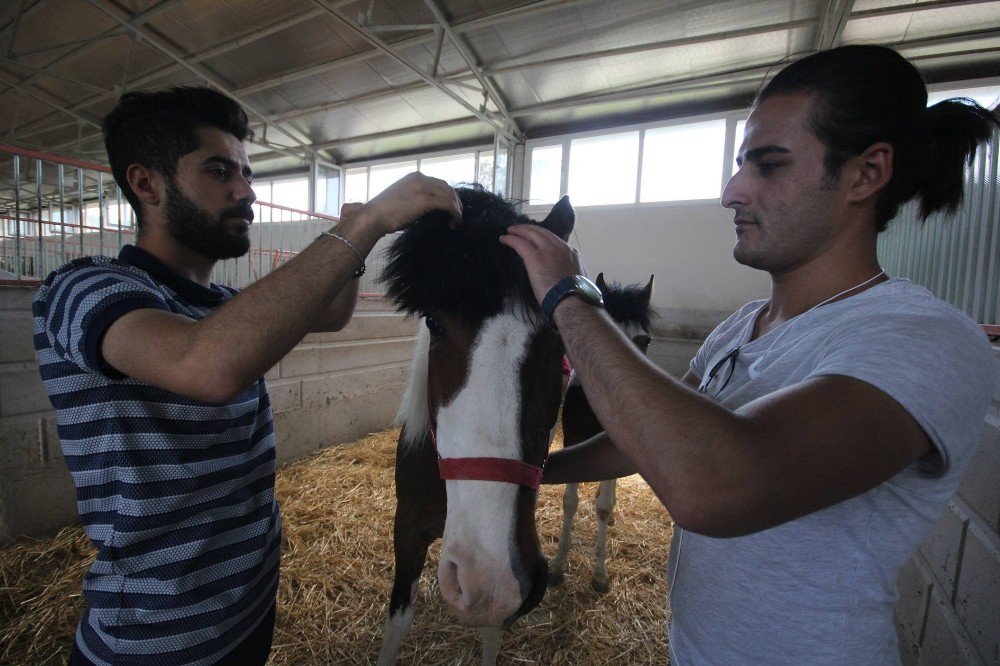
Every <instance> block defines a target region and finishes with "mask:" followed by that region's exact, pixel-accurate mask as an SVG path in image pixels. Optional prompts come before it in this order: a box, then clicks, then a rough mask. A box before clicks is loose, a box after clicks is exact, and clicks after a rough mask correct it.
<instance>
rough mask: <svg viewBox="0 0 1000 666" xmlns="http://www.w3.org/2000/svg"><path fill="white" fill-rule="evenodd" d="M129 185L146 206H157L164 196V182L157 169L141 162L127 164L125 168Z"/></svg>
mask: <svg viewBox="0 0 1000 666" xmlns="http://www.w3.org/2000/svg"><path fill="white" fill-rule="evenodd" d="M125 180H126V181H127V182H128V184H129V187H131V188H132V191H133V192H135V195H136V196H137V197H139V200H140V201H141V202H142V203H143V204H145V205H147V206H159V205H160V203H161V202H162V201H163V200H164V197H166V182H165V180H164V178H163V176H162V175H161V174H160V172H159V171H157V170H155V169H153V168H151V167H148V166H144V165H142V164H129V165H128V169H126V170H125Z"/></svg>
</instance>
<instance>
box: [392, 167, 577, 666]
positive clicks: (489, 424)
mask: <svg viewBox="0 0 1000 666" xmlns="http://www.w3.org/2000/svg"><path fill="white" fill-rule="evenodd" d="M456 191H457V192H458V194H459V198H460V199H461V202H462V205H463V214H462V218H463V219H462V223H461V224H460V225H458V226H457V227H456V228H454V229H452V228H450V227H449V225H448V223H447V222H446V221H445V220H444V219H443V218H442V216H441V215H439V214H430V215H427V216H425V217H423V218H421V219H420V220H418V221H417V222H416V223H415V224H414V225H412V226H411V227H410V228H409V229H407V230H406V231H405V232H403V233H402V234H401V235H400V236H399V238H397V239H396V240H395V241H393V243H392V245H391V246H390V248H389V251H388V263H387V265H386V268H385V269H384V271H383V274H382V279H383V280H384V281H385V284H386V295H387V297H388V298H390V299H391V300H393V301H394V302H395V303H396V305H397V307H398V308H399V309H400V311H403V312H406V313H409V314H412V315H418V316H420V317H422V318H423V321H424V324H425V325H424V326H423V327H421V329H420V333H419V334H418V336H417V342H416V348H415V352H414V356H413V360H412V364H411V371H410V378H409V385H408V387H407V389H406V392H405V394H404V397H403V401H402V406H401V408H400V421H401V422H402V424H403V425H402V429H401V432H400V435H399V440H398V442H397V448H396V471H395V479H396V514H395V519H394V524H393V549H394V554H395V569H394V579H393V584H392V592H391V593H390V598H389V608H388V617H387V619H386V623H385V631H384V635H383V643H382V649H381V652H380V654H379V660H378V663H379V664H382V665H386V664H392V663H394V662H395V659H396V653H397V651H398V650H399V647H400V645H401V644H402V642H403V639H404V638H405V636H406V633H407V632H408V631H409V628H410V625H411V624H412V622H413V601H414V597H415V596H416V593H417V587H418V583H419V578H420V572H421V570H422V569H423V567H424V563H425V559H426V555H427V549H428V547H429V546H430V544H431V543H432V542H433V541H435V540H436V539H438V538H440V537H443V541H442V546H441V555H440V563H439V565H438V583H439V586H440V590H441V594H442V596H443V598H444V600H445V602H446V603H447V604H448V606H450V608H451V611H452V613H453V614H454V615H455V617H456V618H457V619H458V621H459V622H460V623H461V624H464V625H466V626H473V627H478V628H480V634H481V636H482V641H483V663H484V664H493V663H495V661H496V655H497V652H498V649H499V641H500V633H501V632H502V630H503V629H506V628H507V627H509V626H510V625H511V624H512V623H513V622H514V621H515V620H516V619H517V618H518V617H520V616H521V615H524V614H525V613H527V612H529V611H530V610H531V609H532V608H534V607H535V606H536V605H537V604H538V603H539V602H540V601H541V599H542V597H543V596H544V594H545V589H546V586H547V571H548V567H547V562H546V560H545V557H544V556H543V554H542V550H541V545H540V543H539V539H538V533H537V530H536V527H535V502H536V498H537V489H538V484H539V483H540V480H541V473H542V469H541V468H542V465H543V463H544V460H545V457H546V456H547V454H548V447H549V444H550V443H551V439H552V436H553V434H554V432H555V426H556V421H557V419H558V412H559V405H560V403H561V398H562V383H563V373H562V359H563V355H564V353H565V351H564V348H563V344H562V340H561V338H560V337H559V334H558V332H557V331H556V330H555V329H554V328H553V327H552V326H550V325H549V324H548V323H547V322H546V321H543V317H542V315H541V311H540V309H539V306H538V302H537V300H536V299H535V297H534V295H533V294H532V291H531V286H530V284H529V282H528V277H527V273H526V271H525V268H524V264H523V262H522V261H521V259H520V258H519V257H518V256H517V254H516V253H515V252H514V251H513V250H511V249H510V248H508V247H506V246H504V245H502V244H501V243H500V242H499V240H498V239H499V237H500V236H501V235H502V234H504V233H505V230H506V229H507V228H508V227H510V226H512V225H516V224H536V222H534V221H532V220H530V219H529V218H527V217H526V216H524V215H521V214H519V213H518V212H517V211H516V210H515V209H514V206H513V204H512V203H511V202H509V201H507V200H505V199H503V198H502V197H499V196H497V195H495V194H493V193H491V192H488V191H486V190H484V189H482V188H481V187H478V186H473V187H470V188H467V187H459V188H456ZM574 220H575V214H574V212H573V208H572V206H571V205H570V203H569V198H568V197H563V198H562V199H561V200H560V201H559V202H558V203H557V204H556V205H555V206H554V207H553V208H552V209H551V211H550V212H549V214H548V216H547V217H546V218H545V219H544V220H543V221H542V222H541V223H540V224H541V226H542V227H544V228H546V229H548V230H550V231H552V232H553V233H555V234H556V235H557V236H559V237H560V238H562V239H563V240H566V239H567V238H568V237H569V234H570V232H571V231H572V229H573V224H574Z"/></svg>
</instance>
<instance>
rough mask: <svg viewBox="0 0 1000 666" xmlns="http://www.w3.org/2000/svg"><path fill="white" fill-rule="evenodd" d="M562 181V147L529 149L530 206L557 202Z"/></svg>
mask: <svg viewBox="0 0 1000 666" xmlns="http://www.w3.org/2000/svg"><path fill="white" fill-rule="evenodd" d="M561 180H562V146H561V145H559V146H541V147H538V148H532V149H531V182H530V184H529V185H528V187H529V188H530V189H529V190H528V193H529V194H530V195H531V200H530V203H531V204H546V203H555V202H557V201H559V189H560V181H561Z"/></svg>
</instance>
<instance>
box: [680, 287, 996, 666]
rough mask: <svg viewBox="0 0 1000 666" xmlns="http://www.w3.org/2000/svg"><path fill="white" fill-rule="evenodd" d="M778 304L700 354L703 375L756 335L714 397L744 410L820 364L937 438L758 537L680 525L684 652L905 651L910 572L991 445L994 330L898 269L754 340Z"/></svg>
mask: <svg viewBox="0 0 1000 666" xmlns="http://www.w3.org/2000/svg"><path fill="white" fill-rule="evenodd" d="M765 304H766V301H756V302H753V303H749V304H747V305H745V306H744V307H743V308H741V309H740V310H739V311H738V312H736V313H735V314H733V315H732V316H731V317H729V318H728V319H727V320H726V321H724V322H723V323H722V324H720V325H719V326H718V328H716V329H715V331H713V332H712V334H711V335H710V336H709V337H708V339H707V340H706V341H705V344H704V345H703V346H702V348H701V349H700V350H699V352H698V354H697V356H696V357H695V358H694V360H693V361H692V362H691V371H692V373H693V374H695V375H696V376H697V377H699V378H701V379H702V381H704V380H705V379H707V377H706V375H708V374H709V373H710V371H711V369H712V368H713V367H714V366H715V365H716V364H717V363H718V362H719V360H721V359H722V358H723V357H724V356H725V355H726V353H727V352H729V351H731V350H732V349H733V348H735V347H738V346H740V345H742V346H741V347H740V351H739V354H738V355H737V357H736V360H735V364H734V365H732V372H731V373H730V367H729V366H730V364H729V363H723V364H722V366H721V367H720V368H719V369H718V371H717V373H716V376H715V378H714V379H713V380H712V382H711V383H710V384H709V386H708V387H707V389H708V390H707V393H708V395H712V396H715V395H716V392H717V391H718V392H719V393H718V396H717V397H716V400H717V401H718V402H719V403H721V404H723V405H725V406H727V407H729V408H731V409H737V408H739V407H740V406H742V405H744V404H746V403H748V402H751V401H752V400H755V399H757V398H760V397H762V396H765V395H768V394H770V393H773V392H774V391H777V390H779V389H782V388H784V387H787V386H792V385H795V384H798V383H800V382H803V381H806V380H808V379H811V378H813V377H818V376H821V375H846V376H848V377H854V378H856V379H860V380H862V381H865V382H867V383H869V384H871V385H873V386H875V387H876V388H878V389H879V390H881V391H883V392H885V393H886V394H888V395H889V396H891V397H892V398H893V399H895V400H896V401H897V402H899V403H900V404H901V405H902V406H903V407H904V408H905V409H906V410H907V411H908V412H909V413H910V414H911V415H912V416H913V417H914V418H915V419H916V420H917V422H918V423H919V424H920V425H921V427H923V429H924V431H925V432H927V434H928V435H929V436H930V438H931V440H932V442H933V444H934V447H935V448H936V451H935V452H934V453H933V454H931V456H929V458H928V459H927V460H923V461H920V462H919V463H916V464H914V465H911V466H910V467H909V468H907V469H905V470H903V471H902V472H900V473H899V474H897V475H896V476H894V477H893V478H891V479H890V480H888V481H886V482H885V483H883V484H881V485H880V486H877V487H876V488H874V489H872V490H870V491H868V492H866V493H864V494H862V495H859V496H857V497H854V498H852V499H849V500H846V501H844V502H841V503H839V504H836V505H834V506H831V507H828V508H826V509H823V510H821V511H817V512H815V513H812V514H810V515H807V516H804V517H802V518H798V519H796V520H793V521H791V522H788V523H785V524H783V525H779V526H777V527H773V528H771V529H767V530H764V531H761V532H757V533H755V534H751V535H748V536H743V537H737V538H731V539H717V538H711V537H706V536H702V535H700V534H696V533H693V532H688V531H681V530H678V533H677V534H676V535H675V536H674V540H673V543H672V545H671V552H670V561H669V563H668V568H667V572H668V576H669V577H670V602H671V606H672V610H673V613H674V618H673V622H672V624H671V627H670V646H671V655H672V659H673V663H674V664H680V665H681V666H688V665H689V664H765V663H766V664H779V663H787V664H866V665H871V664H896V663H899V649H898V646H897V643H896V633H895V630H894V627H893V622H892V607H893V604H894V603H895V602H896V599H897V598H898V596H899V595H898V592H897V588H896V579H897V576H898V573H899V570H900V569H901V567H902V566H903V565H904V564H905V563H906V561H907V560H908V559H909V558H910V556H911V555H912V554H913V552H914V551H915V550H916V548H917V546H918V545H919V544H920V542H921V541H922V540H923V539H924V538H925V537H926V536H927V534H928V533H929V532H930V530H931V529H932V527H933V526H934V524H935V522H936V521H937V520H938V518H939V517H940V515H941V513H942V511H943V509H944V507H945V505H946V503H947V502H948V500H949V499H950V498H951V497H952V496H953V495H954V494H955V492H956V491H957V489H958V485H959V481H960V479H961V476H962V473H963V472H964V471H965V469H966V467H967V465H968V463H969V461H970V459H971V458H972V456H973V454H974V453H975V451H976V448H977V446H978V443H979V440H980V437H981V434H982V427H983V421H984V417H985V414H986V410H987V407H988V405H989V400H990V396H991V395H992V393H993V386H994V382H995V381H996V374H997V371H996V364H995V361H994V359H993V356H992V352H991V350H990V346H989V343H988V341H987V340H986V337H985V335H984V334H983V332H982V331H981V330H980V328H979V327H978V326H977V325H976V324H974V323H973V322H972V321H970V320H969V319H968V317H966V316H965V315H964V314H962V313H961V312H959V311H958V310H956V309H955V308H953V307H952V306H950V305H948V304H946V303H944V302H942V301H940V300H938V299H937V298H935V297H934V296H933V295H932V294H931V293H930V292H928V291H927V290H926V289H924V288H922V287H918V286H916V285H913V284H912V283H910V282H909V281H908V280H903V279H898V278H897V279H891V280H888V281H886V282H883V283H881V284H879V285H876V286H874V287H872V288H870V289H868V290H866V291H864V292H862V293H860V294H858V295H856V296H852V297H851V298H847V299H844V300H841V301H836V302H833V303H830V304H828V305H824V306H821V307H819V308H816V309H814V310H812V311H810V312H808V313H805V314H803V315H800V316H799V317H797V318H795V319H792V320H789V321H788V322H786V323H784V324H782V325H781V326H779V327H777V328H775V329H774V330H772V331H769V332H768V333H766V334H765V335H762V336H761V337H760V338H758V339H756V340H753V341H752V342H747V340H749V339H750V336H751V334H752V330H753V326H754V321H755V319H756V316H757V314H758V313H759V312H760V310H761V308H762V307H763V306H764V305H765ZM727 380H728V383H726V381H727ZM724 384H725V386H724V387H723V385H724ZM720 388H721V391H719V389H720ZM705 446H711V442H706V443H705Z"/></svg>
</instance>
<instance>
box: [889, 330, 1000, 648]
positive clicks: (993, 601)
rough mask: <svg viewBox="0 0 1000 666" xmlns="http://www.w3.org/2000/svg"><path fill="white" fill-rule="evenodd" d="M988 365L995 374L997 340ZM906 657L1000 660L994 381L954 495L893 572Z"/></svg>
mask: <svg viewBox="0 0 1000 666" xmlns="http://www.w3.org/2000/svg"><path fill="white" fill-rule="evenodd" d="M994 355H995V362H994V367H993V368H990V369H987V370H986V371H990V370H992V371H993V372H994V373H997V375H998V376H1000V347H994ZM899 592H900V599H899V603H898V604H897V605H896V626H897V629H898V632H899V643H900V650H901V652H902V655H903V663H904V664H927V665H928V666H930V665H934V666H938V665H946V664H983V663H985V664H1000V386H998V388H997V391H996V393H995V394H994V395H993V402H992V404H991V405H990V411H989V413H988V414H987V415H986V428H985V432H984V433H983V438H982V443H981V444H980V447H979V452H978V453H977V455H976V457H975V458H974V459H973V461H972V464H971V466H970V468H969V471H968V473H967V474H966V476H965V479H964V480H963V482H962V486H961V488H960V489H959V492H958V496H957V497H956V498H955V500H954V501H952V502H951V504H950V505H949V507H948V510H947V511H945V514H944V516H942V518H941V520H940V521H939V522H938V524H937V526H936V527H935V528H934V531H933V533H932V534H931V535H930V537H929V538H928V539H927V540H926V541H925V542H924V543H923V544H922V545H921V546H920V548H919V550H918V551H917V554H916V555H915V556H914V557H913V559H911V560H910V562H909V563H908V564H907V565H906V567H905V568H904V569H903V572H902V573H901V575H900V577H899Z"/></svg>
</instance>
